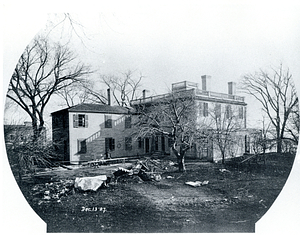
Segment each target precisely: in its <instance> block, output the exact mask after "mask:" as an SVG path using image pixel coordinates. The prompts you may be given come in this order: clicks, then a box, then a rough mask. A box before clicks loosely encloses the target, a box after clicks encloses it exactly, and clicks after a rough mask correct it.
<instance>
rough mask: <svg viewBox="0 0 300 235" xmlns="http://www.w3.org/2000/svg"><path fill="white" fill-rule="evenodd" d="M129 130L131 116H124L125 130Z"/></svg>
mask: <svg viewBox="0 0 300 235" xmlns="http://www.w3.org/2000/svg"><path fill="white" fill-rule="evenodd" d="M129 128H131V116H125V129H129Z"/></svg>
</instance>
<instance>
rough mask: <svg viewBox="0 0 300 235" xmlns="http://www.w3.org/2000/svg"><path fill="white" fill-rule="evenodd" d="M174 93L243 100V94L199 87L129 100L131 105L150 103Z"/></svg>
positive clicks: (169, 96) (177, 94)
mask: <svg viewBox="0 0 300 235" xmlns="http://www.w3.org/2000/svg"><path fill="white" fill-rule="evenodd" d="M174 94H176V96H177V97H180V96H187V95H195V96H196V97H197V96H198V97H199V96H205V97H212V98H217V99H222V100H224V99H225V100H235V101H241V102H244V101H245V98H244V97H243V96H237V95H231V94H225V93H218V92H212V91H204V90H200V89H194V88H192V89H185V90H176V91H173V92H172V93H166V94H162V95H156V96H149V97H145V98H140V99H135V100H132V101H131V104H132V105H135V104H142V103H150V102H153V101H157V100H160V99H166V98H171V97H172V96H173V95H174Z"/></svg>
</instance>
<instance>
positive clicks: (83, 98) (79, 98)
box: [57, 80, 105, 107]
mask: <svg viewBox="0 0 300 235" xmlns="http://www.w3.org/2000/svg"><path fill="white" fill-rule="evenodd" d="M92 84H93V83H92V81H89V80H81V81H79V82H75V83H72V84H70V85H67V86H64V87H63V88H62V89H61V90H59V91H58V92H57V94H58V95H59V96H60V97H61V98H62V99H63V100H64V101H65V104H66V105H67V106H68V107H72V106H74V105H77V104H81V103H84V102H90V101H91V100H92V99H93V96H92V94H91V91H92V90H91V88H90V87H92ZM98 100H99V99H97V101H98ZM103 103H105V102H103ZM65 104H63V106H64V105H65Z"/></svg>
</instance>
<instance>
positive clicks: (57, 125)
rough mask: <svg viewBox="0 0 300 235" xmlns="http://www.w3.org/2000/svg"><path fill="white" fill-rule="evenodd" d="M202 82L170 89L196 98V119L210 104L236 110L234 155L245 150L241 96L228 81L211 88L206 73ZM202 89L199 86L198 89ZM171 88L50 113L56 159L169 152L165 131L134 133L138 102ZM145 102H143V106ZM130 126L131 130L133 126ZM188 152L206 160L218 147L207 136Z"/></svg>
mask: <svg viewBox="0 0 300 235" xmlns="http://www.w3.org/2000/svg"><path fill="white" fill-rule="evenodd" d="M201 79H202V84H201V87H199V85H198V84H197V83H193V82H188V81H183V82H179V83H174V84H172V91H171V92H170V93H178V94H182V95H183V96H193V97H195V109H197V110H196V112H195V113H196V115H197V120H198V123H201V122H203V120H204V119H209V118H210V117H209V116H210V115H209V112H210V110H211V109H213V110H216V113H220V114H221V113H224V115H225V116H230V115H236V118H237V119H238V122H239V123H240V125H239V131H238V135H237V136H238V142H237V144H236V150H235V152H234V154H236V155H242V154H243V153H244V152H247V151H248V144H247V143H248V141H247V135H246V131H245V130H246V106H247V104H246V103H245V101H244V97H241V96H237V95H236V91H235V90H236V88H235V83H233V82H229V83H228V93H227V94H225V93H216V92H212V91H211V89H210V87H211V86H210V85H211V81H210V80H211V77H210V76H207V75H204V76H202V78H201ZM200 88H201V89H200ZM170 93H167V94H162V95H159V96H150V97H146V93H145V91H144V92H143V97H142V98H140V99H136V100H132V101H131V107H130V108H126V107H120V106H111V105H109V104H108V105H99V104H79V105H76V106H74V107H71V108H66V109H63V110H59V111H56V112H54V113H52V132H53V142H54V144H55V146H56V149H57V152H58V154H59V156H60V158H61V160H63V161H66V162H70V163H72V164H78V163H80V162H83V161H90V160H94V159H99V158H105V157H111V158H115V157H130V156H137V155H152V154H157V155H163V154H171V151H170V143H169V139H168V136H165V135H155V134H154V135H146V136H143V137H136V138H135V137H134V136H133V132H135V131H136V128H137V126H135V125H134V124H135V120H138V114H137V113H136V109H137V107H140V106H141V105H146V104H151V103H152V102H156V101H157V100H159V99H163V98H165V97H167V96H168V95H170ZM146 106H147V105H146ZM134 129H135V130H134ZM189 156H193V157H196V158H199V159H204V160H208V161H212V160H216V159H218V158H220V151H219V150H218V148H217V146H216V145H215V144H214V143H213V142H212V139H211V138H207V140H206V141H201V142H199V143H195V145H194V147H193V148H191V149H190V151H189Z"/></svg>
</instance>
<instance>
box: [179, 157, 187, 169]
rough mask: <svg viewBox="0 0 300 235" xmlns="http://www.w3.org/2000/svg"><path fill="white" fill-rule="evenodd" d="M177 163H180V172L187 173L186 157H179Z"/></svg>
mask: <svg viewBox="0 0 300 235" xmlns="http://www.w3.org/2000/svg"><path fill="white" fill-rule="evenodd" d="M177 163H178V171H179V172H185V171H186V168H185V164H184V155H178V156H177Z"/></svg>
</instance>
